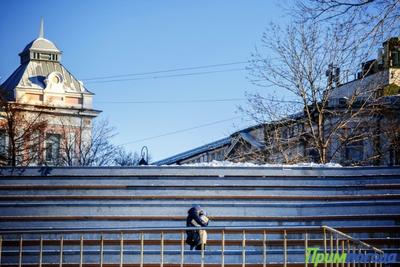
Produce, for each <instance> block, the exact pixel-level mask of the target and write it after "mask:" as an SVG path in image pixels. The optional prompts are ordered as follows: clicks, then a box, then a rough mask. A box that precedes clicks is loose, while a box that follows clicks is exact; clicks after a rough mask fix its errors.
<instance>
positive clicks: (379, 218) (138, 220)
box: [0, 213, 400, 229]
mask: <svg viewBox="0 0 400 267" xmlns="http://www.w3.org/2000/svg"><path fill="white" fill-rule="evenodd" d="M185 219H186V217H185V216H126V215H120V216H85V215H82V216H69V215H66V216H53V215H41V216H18V215H16V216H0V229H7V228H11V229H13V228H26V227H30V228H38V227H44V228H74V227H77V226H79V227H85V228H96V227H97V228H104V227H107V228H108V227H110V228H127V227H183V226H185V224H186V221H185ZM399 224H400V214H383V213H378V214H362V215H356V216H355V215H352V214H349V215H343V214H341V215H313V216H302V215H298V216H242V217H239V216H213V217H211V223H210V226H221V227H224V226H238V227H243V226H262V227H266V226H268V227H269V226H271V227H275V226H313V225H314V226H316V225H329V226H331V227H339V226H341V227H345V226H346V227H363V226H368V227H371V226H372V227H386V226H396V225H399Z"/></svg>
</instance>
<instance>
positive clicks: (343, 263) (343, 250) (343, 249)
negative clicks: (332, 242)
mask: <svg viewBox="0 0 400 267" xmlns="http://www.w3.org/2000/svg"><path fill="white" fill-rule="evenodd" d="M345 251H346V249H345V248H344V240H342V253H344V252H345ZM345 264H346V263H345V262H342V267H344V265H345Z"/></svg>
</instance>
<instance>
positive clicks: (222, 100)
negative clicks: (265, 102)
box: [96, 98, 247, 104]
mask: <svg viewBox="0 0 400 267" xmlns="http://www.w3.org/2000/svg"><path fill="white" fill-rule="evenodd" d="M246 99H247V98H226V99H198V100H196V99H190V100H158V101H96V103H103V104H180V103H183V104H185V103H214V102H236V101H243V100H246Z"/></svg>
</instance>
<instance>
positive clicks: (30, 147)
mask: <svg viewBox="0 0 400 267" xmlns="http://www.w3.org/2000/svg"><path fill="white" fill-rule="evenodd" d="M45 111H46V108H45V107H42V106H35V105H28V104H21V103H18V101H9V100H8V99H7V97H5V96H4V94H2V95H1V96H0V116H1V118H0V129H1V130H2V132H1V135H2V136H1V140H2V142H3V143H2V144H1V151H0V152H1V155H0V159H1V164H2V165H8V166H27V165H29V164H32V163H35V164H39V163H40V162H41V161H42V160H43V159H42V158H41V154H42V153H41V151H42V150H43V147H42V146H41V140H43V138H44V137H43V135H42V133H43V132H44V129H46V127H47V125H48V122H47V118H46V116H45Z"/></svg>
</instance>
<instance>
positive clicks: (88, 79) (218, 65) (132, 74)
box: [82, 61, 249, 81]
mask: <svg viewBox="0 0 400 267" xmlns="http://www.w3.org/2000/svg"><path fill="white" fill-rule="evenodd" d="M245 63H249V62H248V61H236V62H229V63H221V64H211V65H202V66H194V67H182V68H176V69H167V70H157V71H148V72H137V73H128V74H119V75H110V76H98V77H91V78H85V79H82V81H90V80H103V79H110V78H120V77H128V76H141V75H149V74H158V73H168V72H176V71H183V70H196V69H207V68H215V67H222V66H230V65H239V64H240V65H241V64H245Z"/></svg>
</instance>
